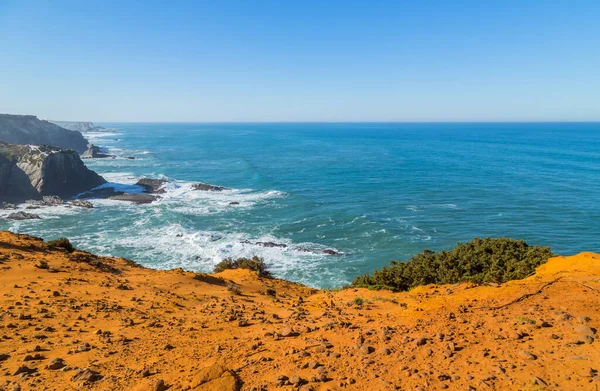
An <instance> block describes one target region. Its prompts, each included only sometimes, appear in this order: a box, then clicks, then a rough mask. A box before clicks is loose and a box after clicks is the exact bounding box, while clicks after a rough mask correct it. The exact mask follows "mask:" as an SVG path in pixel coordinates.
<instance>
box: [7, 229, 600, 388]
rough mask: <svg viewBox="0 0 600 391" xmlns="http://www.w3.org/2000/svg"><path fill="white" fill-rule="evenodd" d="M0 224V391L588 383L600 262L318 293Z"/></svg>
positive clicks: (596, 360)
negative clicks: (146, 260)
mask: <svg viewBox="0 0 600 391" xmlns="http://www.w3.org/2000/svg"><path fill="white" fill-rule="evenodd" d="M71 251H72V250H70V249H69V248H61V247H60V243H58V245H57V244H56V243H55V244H49V243H44V242H43V241H42V240H41V239H37V238H33V237H30V236H26V235H14V234H11V233H8V232H0V268H1V270H2V272H1V273H0V293H1V294H0V335H1V336H2V338H0V373H1V374H2V377H1V378H0V388H4V389H7V390H13V389H16V388H15V387H20V389H22V390H28V389H32V388H36V389H39V388H44V389H47V390H65V389H80V388H82V387H84V388H86V389H89V390H107V389H110V390H140V391H141V390H150V391H152V390H164V389H166V388H167V387H168V389H169V390H204V391H207V390H220V391H237V390H296V389H301V390H323V391H324V390H370V391H372V390H398V389H400V390H440V389H450V390H544V389H548V390H595V389H596V386H597V385H598V384H600V376H598V369H599V368H600V354H599V353H600V350H599V349H600V345H599V342H598V341H597V338H598V334H597V329H598V328H599V327H600V315H599V313H600V255H598V254H594V253H581V254H579V255H576V256H571V257H555V258H551V259H550V260H549V261H548V262H547V263H546V264H544V265H542V266H540V267H539V268H538V269H537V272H536V274H535V275H533V276H531V277H529V278H526V279H524V280H517V281H511V282H508V283H506V284H500V285H497V284H494V285H486V286H475V285H473V284H467V283H463V284H453V285H428V286H423V287H419V288H416V289H413V290H411V291H409V292H401V293H392V292H389V291H370V290H366V289H343V290H339V291H322V290H315V289H310V288H307V287H304V286H302V285H298V284H294V283H290V282H287V281H282V280H277V279H268V278H260V277H258V276H257V275H256V274H255V273H251V272H249V271H247V270H226V271H224V272H221V273H219V274H196V273H191V272H185V271H183V270H181V269H176V270H170V271H160V270H151V269H146V268H143V267H140V266H138V265H135V264H134V263H132V262H131V261H127V260H124V259H118V258H106V257H98V256H95V255H92V254H89V253H85V252H81V251H72V252H71Z"/></svg>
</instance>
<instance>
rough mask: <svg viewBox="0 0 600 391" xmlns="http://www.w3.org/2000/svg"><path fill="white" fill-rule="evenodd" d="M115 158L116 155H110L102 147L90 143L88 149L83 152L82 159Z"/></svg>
mask: <svg viewBox="0 0 600 391" xmlns="http://www.w3.org/2000/svg"><path fill="white" fill-rule="evenodd" d="M109 157H110V158H113V159H114V158H115V155H108V154H106V153H103V152H102V150H101V149H100V147H97V146H95V145H93V144H88V149H86V150H85V152H84V153H82V154H81V158H82V159H103V158H109Z"/></svg>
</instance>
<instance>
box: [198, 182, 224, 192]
mask: <svg viewBox="0 0 600 391" xmlns="http://www.w3.org/2000/svg"><path fill="white" fill-rule="evenodd" d="M192 189H193V190H200V191H223V190H230V189H229V188H227V187H223V186H215V185H209V184H207V183H196V184H194V185H192Z"/></svg>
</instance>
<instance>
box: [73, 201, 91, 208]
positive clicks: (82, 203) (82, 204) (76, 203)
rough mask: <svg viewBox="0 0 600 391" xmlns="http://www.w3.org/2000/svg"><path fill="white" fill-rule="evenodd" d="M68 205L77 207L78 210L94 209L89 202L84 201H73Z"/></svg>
mask: <svg viewBox="0 0 600 391" xmlns="http://www.w3.org/2000/svg"><path fill="white" fill-rule="evenodd" d="M69 205H71V206H78V207H80V208H88V209H92V208H93V207H94V205H92V203H91V202H89V201H85V200H73V201H71V202H69Z"/></svg>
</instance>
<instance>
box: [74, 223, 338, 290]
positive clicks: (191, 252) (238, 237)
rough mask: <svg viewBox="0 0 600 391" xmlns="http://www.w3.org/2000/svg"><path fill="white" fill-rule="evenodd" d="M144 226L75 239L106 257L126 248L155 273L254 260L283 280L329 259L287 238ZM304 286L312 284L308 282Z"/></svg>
mask: <svg viewBox="0 0 600 391" xmlns="http://www.w3.org/2000/svg"><path fill="white" fill-rule="evenodd" d="M144 224H145V222H140V224H139V225H137V224H136V226H131V227H126V228H123V229H120V230H119V231H118V232H100V233H98V234H97V235H100V236H101V237H100V238H98V237H97V235H96V236H94V237H93V238H92V237H86V236H82V237H78V238H76V241H77V242H79V243H81V244H82V245H83V246H85V247H86V248H90V249H92V250H94V251H97V252H100V253H103V254H105V255H110V254H111V253H113V252H114V248H115V247H119V248H125V249H127V251H128V252H129V253H132V254H133V257H134V258H135V259H136V260H137V261H139V262H141V263H143V264H145V265H147V266H150V267H154V268H159V269H170V268H175V267H183V268H184V269H187V270H192V271H203V272H207V271H212V269H213V268H214V266H215V265H216V264H217V263H218V262H220V261H222V260H223V259H225V258H239V257H253V256H258V257H261V258H263V259H264V261H265V263H266V264H267V265H268V267H269V270H271V271H272V272H273V273H275V275H278V276H285V275H286V273H287V272H290V271H291V270H297V269H301V270H302V271H303V273H306V274H310V273H311V270H313V268H316V267H317V266H318V265H319V264H320V263H321V261H323V260H326V258H328V257H329V258H331V257H332V256H330V255H326V254H323V253H321V251H322V250H324V249H325V248H327V247H324V246H323V245H320V244H317V243H310V242H307V243H299V244H295V243H292V242H291V241H290V240H289V239H287V238H278V237H274V236H272V235H268V234H263V235H251V234H248V233H244V232H216V231H195V230H191V229H188V228H185V227H183V226H182V225H181V224H169V225H167V226H162V227H154V228H147V229H143V228H142V227H143V226H144ZM257 242H273V243H278V244H285V246H286V247H265V246H263V245H260V244H257ZM303 249H311V250H314V252H307V251H303ZM332 277H333V275H332ZM304 282H306V283H310V279H307V280H306V281H304Z"/></svg>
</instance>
